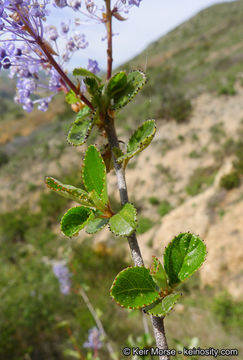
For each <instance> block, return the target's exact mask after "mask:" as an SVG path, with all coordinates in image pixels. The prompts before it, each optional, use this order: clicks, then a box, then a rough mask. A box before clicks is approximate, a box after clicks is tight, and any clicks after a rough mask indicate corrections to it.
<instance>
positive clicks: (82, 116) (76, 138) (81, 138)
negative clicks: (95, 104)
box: [67, 106, 94, 146]
mask: <svg viewBox="0 0 243 360" xmlns="http://www.w3.org/2000/svg"><path fill="white" fill-rule="evenodd" d="M93 124H94V123H93V115H91V112H90V109H89V107H88V106H85V107H84V108H83V109H82V110H80V111H79V113H78V115H77V118H76V120H75V121H74V123H73V125H72V127H71V129H70V131H69V133H68V137H67V140H68V142H69V143H70V144H72V145H74V146H79V145H82V144H84V143H85V141H86V139H87V137H88V136H89V134H90V131H91V129H92V127H93Z"/></svg>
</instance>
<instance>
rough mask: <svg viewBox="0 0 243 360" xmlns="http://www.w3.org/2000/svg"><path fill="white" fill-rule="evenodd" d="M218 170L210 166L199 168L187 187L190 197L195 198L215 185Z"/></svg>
mask: <svg viewBox="0 0 243 360" xmlns="http://www.w3.org/2000/svg"><path fill="white" fill-rule="evenodd" d="M216 172H217V168H215V167H212V166H208V167H205V168H197V169H196V170H195V171H194V173H193V174H192V175H191V177H190V179H189V183H188V185H187V187H186V192H187V194H188V195H191V196H195V195H197V194H199V193H200V192H202V191H204V190H205V189H206V188H207V187H209V186H210V185H212V184H213V181H214V178H215V175H216Z"/></svg>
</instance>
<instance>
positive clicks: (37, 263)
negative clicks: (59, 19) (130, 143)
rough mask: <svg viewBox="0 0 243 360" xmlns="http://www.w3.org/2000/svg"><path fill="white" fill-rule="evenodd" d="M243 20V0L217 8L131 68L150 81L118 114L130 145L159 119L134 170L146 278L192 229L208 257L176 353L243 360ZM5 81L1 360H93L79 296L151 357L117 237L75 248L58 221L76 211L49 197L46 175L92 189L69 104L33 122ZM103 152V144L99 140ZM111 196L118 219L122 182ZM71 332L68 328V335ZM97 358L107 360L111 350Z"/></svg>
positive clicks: (175, 326)
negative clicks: (121, 294)
mask: <svg viewBox="0 0 243 360" xmlns="http://www.w3.org/2000/svg"><path fill="white" fill-rule="evenodd" d="M242 18H243V1H236V2H232V3H222V4H217V5H214V6H212V7H210V8H208V9H206V10H203V11H202V12H200V13H199V14H197V15H196V16H194V17H193V18H192V19H190V20H189V21H187V22H185V23H184V24H182V25H180V26H178V27H177V28H175V29H174V30H173V31H171V32H169V33H168V34H167V35H166V36H164V37H162V38H160V39H158V40H157V41H156V42H154V43H152V44H151V45H150V46H149V47H148V48H147V49H146V50H145V51H144V52H142V53H141V54H140V55H138V56H137V57H136V58H134V59H132V60H131V61H129V62H127V63H126V64H124V66H122V67H121V68H122V69H126V70H128V71H129V70H130V69H137V68H139V69H141V70H144V71H145V72H146V73H147V75H148V83H147V85H146V86H145V87H144V89H143V90H142V92H141V94H139V95H138V96H137V98H136V99H135V101H134V102H133V103H132V104H131V105H129V106H128V107H127V108H126V109H125V110H124V111H122V112H121V113H120V114H119V115H118V119H117V122H118V135H119V139H121V140H123V141H125V142H126V141H127V139H128V137H129V136H130V135H131V133H132V132H133V130H134V128H136V127H137V126H138V125H139V124H141V123H142V122H143V121H144V120H146V119H148V118H155V119H156V121H157V127H158V129H157V134H156V136H155V139H154V140H153V142H152V144H151V145H150V147H149V148H148V149H146V150H145V151H144V152H143V153H141V154H140V155H139V156H138V157H137V158H136V159H134V160H132V161H131V162H130V163H129V165H128V169H127V183H128V190H129V194H130V201H132V202H133V203H134V204H135V206H136V207H137V209H138V220H139V226H138V240H139V244H140V245H141V250H142V254H143V256H144V258H145V261H146V266H150V262H151V256H152V255H156V256H158V257H161V255H162V252H163V249H164V247H165V246H166V245H167V244H168V242H169V241H170V240H171V239H172V238H173V236H174V235H177V234H178V233H179V232H180V231H182V232H183V231H191V232H195V233H197V234H199V235H200V237H201V238H203V239H204V240H205V242H206V245H207V249H208V256H207V260H206V262H205V264H204V265H203V266H202V268H201V269H200V271H199V274H196V275H193V276H192V278H191V279H190V281H189V282H188V284H185V285H182V288H181V290H182V292H183V295H184V296H183V297H182V300H181V301H180V303H179V304H177V305H176V307H175V309H174V310H173V311H172V313H171V314H170V316H168V318H166V320H165V326H166V329H167V336H168V342H169V347H170V348H175V347H176V346H179V345H180V343H181V344H182V345H183V346H189V344H190V343H191V341H192V338H194V339H193V341H194V342H195V344H198V345H199V346H200V347H201V348H209V347H214V348H238V349H239V351H240V353H241V354H242V353H243V343H242V332H243V285H242V284H243V222H242V214H243V176H242V175H243V140H242V139H243V35H242V34H243V23H242ZM0 76H1V77H0V112H1V115H0V184H1V186H0V212H1V216H0V258H1V261H0V271H1V277H0V294H1V302H0V360H22V359H23V360H42V359H43V360H64V359H70V360H71V359H73V358H74V357H72V356H71V355H68V354H67V353H66V355H65V351H66V350H67V349H69V350H75V345H74V344H73V337H75V338H76V339H77V343H78V345H79V346H80V349H81V350H82V352H83V353H84V354H86V351H87V350H86V349H84V348H83V343H84V342H85V341H87V337H88V330H89V329H90V328H92V327H93V326H95V323H94V321H93V319H92V317H91V315H90V313H89V312H88V310H87V307H86V305H85V303H84V302H83V300H82V298H81V297H80V295H79V293H78V289H79V284H84V285H83V286H84V287H85V289H86V292H87V294H88V296H89V298H90V301H91V303H92V304H93V306H94V307H95V308H96V310H97V312H98V314H99V315H100V318H101V320H102V323H103V325H104V328H105V329H106V332H107V333H108V335H109V338H110V340H111V342H112V344H113V347H114V348H115V349H116V350H117V351H118V352H119V353H120V349H121V348H122V347H124V344H127V343H128V337H129V335H131V334H132V335H133V337H134V341H135V342H136V341H137V342H136V343H137V344H138V345H139V341H138V340H136V337H138V336H141V335H142V334H143V332H144V329H143V322H142V317H141V314H140V313H139V312H138V311H133V312H127V311H125V310H123V309H120V308H119V307H118V306H117V305H116V304H115V303H114V302H112V300H111V298H110V297H109V289H110V286H111V284H112V282H113V279H114V277H115V275H116V274H117V273H118V272H119V271H120V270H121V269H123V268H124V267H126V266H128V265H130V264H131V259H130V255H129V251H128V246H127V243H126V241H125V239H118V238H115V237H113V236H112V235H111V234H110V233H109V231H105V230H103V231H102V232H100V233H99V234H98V235H97V236H95V237H92V236H91V235H88V234H86V233H85V232H84V231H83V232H81V234H80V235H79V236H78V237H75V238H73V239H67V238H65V237H64V236H63V235H62V234H61V232H60V225H59V222H60V219H61V217H62V215H63V214H64V212H65V211H66V210H67V209H68V208H70V207H71V206H72V205H74V204H71V203H70V201H68V200H66V199H64V198H61V197H59V196H57V195H56V194H54V193H51V192H50V191H49V190H48V189H46V188H45V185H44V177H45V176H46V175H48V176H53V177H55V178H57V179H59V180H60V181H62V182H63V183H68V184H72V185H74V186H78V185H80V183H81V177H80V169H81V164H82V156H83V154H84V151H85V146H83V147H80V148H74V147H72V146H70V145H68V144H67V143H66V141H65V139H66V136H67V133H68V130H69V128H70V125H71V123H72V122H73V121H74V119H75V114H74V113H73V112H72V111H71V110H70V108H69V107H68V106H67V105H66V104H65V103H64V102H63V96H62V95H61V94H60V95H58V96H57V97H55V100H54V101H53V103H52V104H51V106H50V109H49V111H47V112H46V113H41V112H37V111H34V112H32V113H31V114H26V113H25V112H24V111H22V109H21V108H20V107H19V106H18V105H16V104H14V102H13V100H12V99H13V97H14V93H15V82H14V81H11V80H10V79H8V77H7V75H6V74H5V75H4V72H1V74H0ZM92 141H93V142H96V143H97V142H98V138H97V137H96V133H95V131H94V132H93V133H92ZM109 185H110V187H109V195H110V198H111V202H112V205H113V208H114V209H115V210H117V209H119V196H118V193H117V190H116V178H115V176H114V174H113V173H111V174H109ZM64 259H65V260H66V261H67V263H68V264H69V269H70V271H72V272H73V276H72V291H71V292H70V294H68V295H64V294H62V293H61V292H60V289H59V283H58V280H57V279H56V277H55V275H54V274H53V271H52V264H53V263H54V262H55V261H62V260H64ZM111 319H112V322H111ZM63 321H66V322H67V324H68V326H66V327H61V326H59V325H60V323H61V322H63ZM70 331H71V332H72V336H71V335H70ZM150 331H151V334H152V329H151V328H150ZM130 341H131V340H130ZM99 356H100V359H101V360H105V359H107V358H109V355H108V353H107V352H106V348H105V346H104V347H102V348H101V350H100V351H99ZM241 356H242V355H239V359H240V358H241ZM120 358H121V359H122V356H120ZM206 358H207V359H208V357H205V359H206ZM192 359H194V360H196V359H198V358H196V357H194V358H192ZM200 359H203V357H200ZM218 359H223V357H222V358H220V357H218ZM178 360H180V358H179V357H178Z"/></svg>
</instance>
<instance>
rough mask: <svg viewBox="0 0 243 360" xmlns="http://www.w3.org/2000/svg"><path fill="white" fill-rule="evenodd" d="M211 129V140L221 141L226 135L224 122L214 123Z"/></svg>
mask: <svg viewBox="0 0 243 360" xmlns="http://www.w3.org/2000/svg"><path fill="white" fill-rule="evenodd" d="M209 131H210V133H211V140H212V141H214V142H220V140H221V138H222V137H224V136H225V132H224V128H223V123H222V122H220V123H218V124H214V125H212V126H211V127H210V129H209Z"/></svg>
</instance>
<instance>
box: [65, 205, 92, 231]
mask: <svg viewBox="0 0 243 360" xmlns="http://www.w3.org/2000/svg"><path fill="white" fill-rule="evenodd" d="M80 207H85V206H73V207H71V208H70V209H69V210H68V211H66V212H65V214H64V215H63V217H62V219H61V222H60V225H61V232H62V233H63V235H64V236H67V237H69V238H71V237H73V236H76V235H77V234H78V233H79V232H80V231H81V230H83V228H84V227H85V226H86V225H87V224H88V222H89V221H90V220H91V217H93V216H94V212H93V211H92V210H91V209H90V214H89V217H88V219H87V220H86V221H84V222H83V224H84V226H83V227H82V229H80V230H78V231H77V232H76V233H75V234H73V235H72V236H68V235H66V234H65V233H64V232H63V231H62V222H63V219H64V216H66V215H67V214H68V212H69V211H71V210H72V209H74V208H80Z"/></svg>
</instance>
